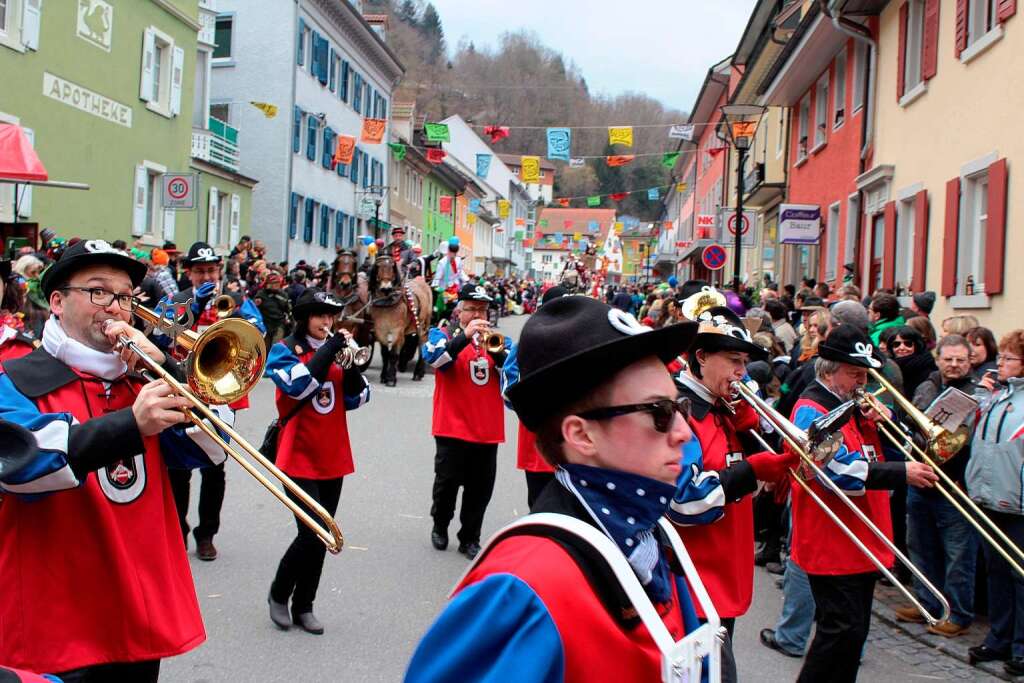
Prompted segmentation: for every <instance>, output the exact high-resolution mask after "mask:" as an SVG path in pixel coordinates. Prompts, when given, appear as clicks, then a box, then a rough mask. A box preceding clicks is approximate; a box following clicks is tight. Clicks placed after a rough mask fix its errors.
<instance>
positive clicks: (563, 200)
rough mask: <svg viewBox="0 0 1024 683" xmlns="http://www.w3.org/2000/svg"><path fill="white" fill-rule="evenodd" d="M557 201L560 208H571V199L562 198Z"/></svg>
mask: <svg viewBox="0 0 1024 683" xmlns="http://www.w3.org/2000/svg"><path fill="white" fill-rule="evenodd" d="M555 201H556V202H558V205H559V206H563V207H566V208H568V207H569V198H568V197H560V198H558V199H556V200H555Z"/></svg>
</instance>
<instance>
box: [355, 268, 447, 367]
mask: <svg viewBox="0 0 1024 683" xmlns="http://www.w3.org/2000/svg"><path fill="white" fill-rule="evenodd" d="M369 290H370V308H369V311H370V317H371V318H372V319H373V329H374V336H375V337H376V338H377V341H379V342H380V349H381V362H382V365H383V367H382V368H381V373H380V381H381V382H382V383H383V384H385V385H387V386H389V387H393V386H395V385H396V384H397V383H398V382H397V374H398V372H397V366H398V360H399V356H401V355H402V347H403V346H404V345H405V344H406V343H410V342H411V343H413V344H415V346H416V348H415V349H414V350H413V352H412V353H410V354H409V357H410V358H411V357H412V356H413V355H414V354H415V353H416V351H417V350H419V356H418V357H417V359H416V367H415V369H414V370H413V374H412V379H413V381H414V382H418V381H420V380H422V379H423V375H424V373H425V372H426V362H425V361H424V360H423V351H422V345H423V344H424V343H425V342H426V340H427V329H428V328H429V326H430V312H431V304H432V297H431V294H430V288H429V287H427V284H426V282H424V281H423V279H422V278H414V279H412V280H408V281H406V282H404V283H403V282H402V278H401V275H400V274H399V272H398V265H397V264H396V263H395V259H394V258H392V257H391V256H390V255H388V254H379V255H378V256H377V258H376V260H375V261H374V263H373V267H372V268H370V282H369ZM410 305H411V306H412V310H411V311H410V308H409V307H410ZM407 337H410V339H406V338H407Z"/></svg>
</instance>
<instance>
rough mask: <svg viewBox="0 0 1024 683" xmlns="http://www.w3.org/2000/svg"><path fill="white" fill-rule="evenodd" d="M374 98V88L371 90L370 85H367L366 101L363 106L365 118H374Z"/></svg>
mask: <svg viewBox="0 0 1024 683" xmlns="http://www.w3.org/2000/svg"><path fill="white" fill-rule="evenodd" d="M372 97H373V88H371V87H370V84H369V83H367V84H366V101H365V102H363V105H364V109H363V116H372V115H373V99H372Z"/></svg>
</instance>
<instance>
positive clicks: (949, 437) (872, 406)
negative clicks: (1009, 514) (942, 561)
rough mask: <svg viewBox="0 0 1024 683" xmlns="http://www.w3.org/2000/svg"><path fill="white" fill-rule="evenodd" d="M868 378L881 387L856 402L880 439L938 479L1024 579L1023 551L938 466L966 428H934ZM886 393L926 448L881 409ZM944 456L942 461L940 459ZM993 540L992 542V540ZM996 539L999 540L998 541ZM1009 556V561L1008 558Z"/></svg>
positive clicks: (962, 437) (958, 444)
mask: <svg viewBox="0 0 1024 683" xmlns="http://www.w3.org/2000/svg"><path fill="white" fill-rule="evenodd" d="M868 372H869V373H870V375H871V378H872V379H873V380H874V381H875V382H877V383H878V384H879V386H880V387H881V388H880V389H878V392H877V393H872V392H869V391H864V390H862V389H861V390H858V391H857V392H856V394H855V400H856V401H857V402H858V403H859V404H860V405H861V407H862V408H865V409H868V410H872V411H874V412H875V413H877V414H878V415H879V417H880V419H879V421H878V422H877V425H876V426H877V427H878V432H879V434H881V435H883V436H884V437H885V438H886V439H887V440H888V441H889V442H890V443H891V444H892V445H893V446H894V447H895V448H896V449H897V450H899V451H900V452H901V453H902V454H903V456H904V457H905V458H906V459H907V460H910V461H913V462H923V463H925V464H926V465H928V466H929V467H931V468H932V470H933V471H934V472H935V474H937V475H938V477H939V482H938V483H937V484H936V485H935V489H936V490H937V491H938V492H939V493H940V494H941V495H942V496H943V497H944V498H945V499H946V500H947V501H949V504H950V505H952V506H953V508H954V509H955V510H956V511H957V512H959V513H960V514H961V515H963V516H964V519H966V520H967V522H968V524H970V525H971V526H973V527H974V528H975V529H976V530H977V532H978V534H979V535H980V536H981V537H982V538H983V539H985V542H986V543H988V544H989V545H990V546H992V549H993V550H995V551H996V552H997V553H999V554H1000V555H1002V557H1003V559H1004V560H1006V562H1007V563H1008V564H1009V565H1010V566H1011V567H1013V570H1014V571H1016V572H1017V573H1018V574H1020V575H1021V576H1024V551H1022V550H1021V549H1020V547H1019V546H1018V545H1016V544H1015V543H1014V542H1013V541H1012V540H1011V539H1010V537H1009V536H1007V535H1006V534H1005V533H1004V532H1003V530H1002V529H1000V528H999V527H998V526H996V523H995V522H993V521H992V519H991V518H990V517H989V516H988V515H986V514H985V513H984V512H983V511H982V510H981V508H979V507H978V505H977V504H976V503H975V502H974V501H973V500H971V497H970V496H969V495H967V493H966V492H965V491H964V490H963V489H962V488H960V487H959V486H958V485H957V483H956V482H955V481H953V479H952V477H950V476H949V475H948V474H946V472H945V471H944V470H943V469H942V468H941V467H940V466H939V465H940V464H941V463H943V462H945V461H946V460H948V459H949V458H950V457H952V455H951V454H950V453H951V452H952V454H955V453H956V451H958V450H960V448H962V447H963V445H964V443H966V440H967V428H966V426H964V425H961V426H960V427H959V428H958V429H957V431H955V432H950V431H949V430H947V429H945V428H944V427H942V425H939V424H937V423H936V422H935V421H934V420H932V419H931V418H930V417H928V416H927V415H925V414H924V412H922V411H921V410H920V409H919V408H918V407H917V406H915V405H914V404H913V403H911V402H910V401H908V400H907V399H906V397H904V396H903V395H902V394H900V392H898V391H896V389H895V388H893V386H892V385H891V384H890V383H889V382H888V381H887V380H886V379H885V377H883V376H882V374H881V373H879V372H878V371H877V370H873V369H869V370H868ZM883 392H888V393H889V395H890V396H891V397H892V400H893V401H894V402H895V403H896V405H898V406H899V407H900V409H901V410H902V411H903V412H904V413H906V414H907V416H908V417H910V419H911V420H913V422H914V423H915V425H916V426H917V428H918V429H919V430H920V431H921V432H922V433H923V434H924V435H925V438H926V439H927V441H928V443H927V447H926V448H921V447H920V446H918V445H917V444H916V443H914V441H913V439H911V438H909V436H906V435H905V434H904V432H903V430H902V429H901V428H900V426H899V425H898V424H897V423H896V422H895V421H894V420H893V419H892V418H891V417H889V411H888V409H887V408H886V407H885V406H884V405H882V402H881V401H880V400H879V397H878V394H880V393H883ZM943 456H945V457H943ZM993 537H994V538H993ZM997 539H998V540H997ZM1011 555H1012V557H1011Z"/></svg>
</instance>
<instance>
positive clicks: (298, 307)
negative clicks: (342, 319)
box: [292, 287, 345, 318]
mask: <svg viewBox="0 0 1024 683" xmlns="http://www.w3.org/2000/svg"><path fill="white" fill-rule="evenodd" d="M344 310H345V304H343V303H341V302H340V301H338V300H337V299H335V298H334V296H333V295H332V294H331V293H330V292H325V291H323V290H320V289H317V288H316V287H307V288H306V290H305V291H304V292H303V293H302V294H300V295H299V298H298V299H296V300H295V305H294V306H292V316H293V317H295V318H308V317H309V316H311V315H316V314H318V313H330V314H332V315H337V314H338V313H341V312H342V311H344Z"/></svg>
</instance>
